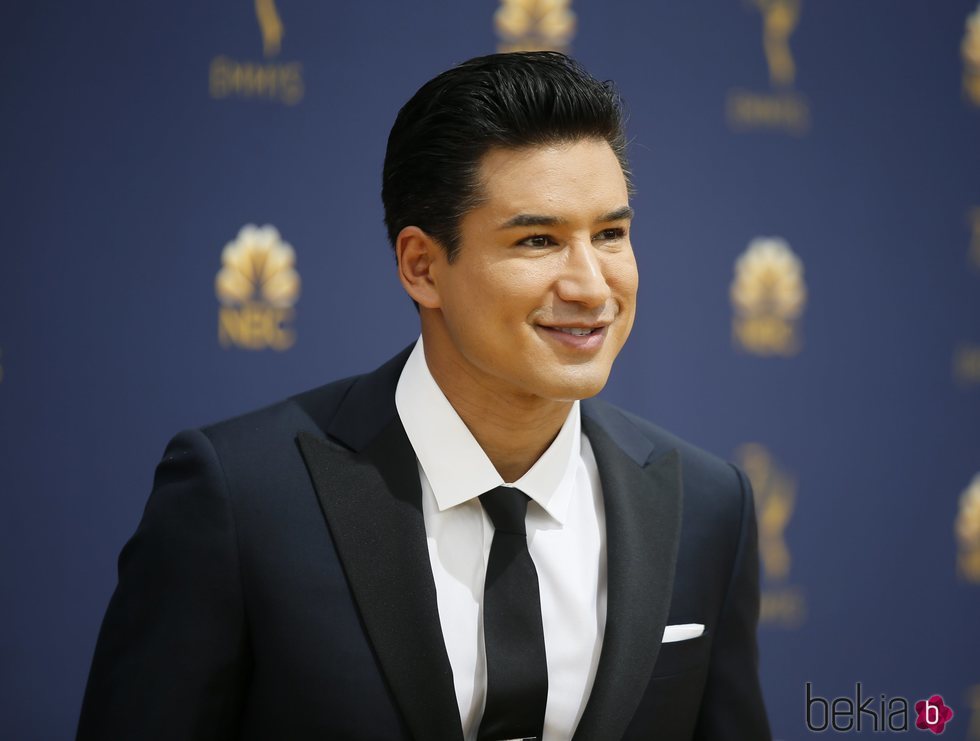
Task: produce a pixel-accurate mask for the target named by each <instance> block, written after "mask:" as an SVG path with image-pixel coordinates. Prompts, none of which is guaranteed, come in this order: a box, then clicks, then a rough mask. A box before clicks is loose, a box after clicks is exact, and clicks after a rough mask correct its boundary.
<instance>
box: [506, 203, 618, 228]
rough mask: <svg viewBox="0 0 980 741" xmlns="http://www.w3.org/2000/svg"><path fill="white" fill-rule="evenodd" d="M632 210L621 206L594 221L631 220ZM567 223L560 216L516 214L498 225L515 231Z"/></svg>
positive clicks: (599, 222)
mask: <svg viewBox="0 0 980 741" xmlns="http://www.w3.org/2000/svg"><path fill="white" fill-rule="evenodd" d="M633 213H634V211H633V209H632V208H630V207H629V206H621V207H620V208H617V209H615V210H614V211H610V212H609V213H607V214H603V215H602V216H600V217H599V218H598V219H596V223H597V224H601V223H605V222H608V221H622V220H623V219H632V218H633ZM566 223H568V221H567V219H563V218H561V217H560V216H544V215H540V214H517V216H514V217H512V218H510V219H508V220H507V221H505V222H504V223H503V224H501V225H500V229H515V228H517V227H526V226H558V225H559V224H566Z"/></svg>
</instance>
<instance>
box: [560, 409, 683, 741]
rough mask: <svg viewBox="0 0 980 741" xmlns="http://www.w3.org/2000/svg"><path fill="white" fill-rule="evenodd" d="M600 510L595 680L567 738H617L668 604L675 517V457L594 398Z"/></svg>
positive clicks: (650, 661) (653, 656)
mask: <svg viewBox="0 0 980 741" xmlns="http://www.w3.org/2000/svg"><path fill="white" fill-rule="evenodd" d="M582 429H583V431H584V432H585V434H586V435H587V436H588V438H589V442H590V443H591V445H592V449H593V451H594V453H595V458H596V464H597V467H598V469H599V479H600V481H601V483H602V493H603V500H604V502H605V508H606V544H607V545H606V549H607V575H608V579H607V583H608V601H607V608H606V630H605V635H604V638H603V643H602V653H601V655H600V657H599V666H598V668H597V670H596V677H595V682H594V683H593V686H592V693H591V695H590V696H589V701H588V704H587V705H586V708H585V711H584V712H583V714H582V718H581V720H580V721H579V724H578V728H577V730H576V732H575V738H576V739H579V740H581V741H584V740H585V739H607V738H620V737H622V735H623V733H624V732H625V731H626V728H627V726H628V725H629V722H630V719H631V718H632V717H633V714H634V713H635V712H636V708H637V706H638V705H639V703H640V700H641V698H642V696H643V693H644V692H645V691H646V687H647V684H648V682H649V679H650V675H651V673H652V671H653V666H654V664H655V663H656V660H657V655H658V653H659V651H660V643H661V640H662V638H663V632H664V626H665V625H666V623H667V615H668V611H669V609H670V598H671V594H672V591H673V581H674V569H675V566H676V562H677V548H678V541H679V537H680V523H681V505H682V497H681V479H680V458H679V455H678V453H677V451H676V450H670V451H664V450H653V446H652V444H651V443H650V442H649V441H648V440H647V439H646V438H645V437H644V436H642V435H641V434H640V432H639V431H638V430H637V429H636V428H635V427H633V425H632V424H631V423H630V422H628V420H626V418H625V417H622V416H621V415H620V414H619V413H618V412H615V411H612V410H610V409H609V408H608V407H606V406H605V405H602V404H601V403H597V402H586V403H583V405H582Z"/></svg>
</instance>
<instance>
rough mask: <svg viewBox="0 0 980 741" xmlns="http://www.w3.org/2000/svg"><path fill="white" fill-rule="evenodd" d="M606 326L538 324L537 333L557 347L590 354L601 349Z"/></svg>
mask: <svg viewBox="0 0 980 741" xmlns="http://www.w3.org/2000/svg"><path fill="white" fill-rule="evenodd" d="M608 327H609V325H608V324H599V325H582V324H579V325H568V326H558V325H545V324H538V325H537V329H538V331H539V332H540V333H541V334H543V335H544V336H545V337H547V338H548V339H549V340H551V341H552V342H554V343H556V344H558V345H559V346H561V347H563V348H566V349H570V350H576V351H583V352H590V351H595V350H598V349H599V348H600V347H602V343H603V341H604V340H605V338H606V331H607V329H608Z"/></svg>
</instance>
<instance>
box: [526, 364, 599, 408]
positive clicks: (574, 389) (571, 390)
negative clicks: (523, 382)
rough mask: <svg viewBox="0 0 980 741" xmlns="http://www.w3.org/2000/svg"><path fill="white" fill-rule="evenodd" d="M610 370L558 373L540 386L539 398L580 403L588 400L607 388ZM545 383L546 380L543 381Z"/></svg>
mask: <svg viewBox="0 0 980 741" xmlns="http://www.w3.org/2000/svg"><path fill="white" fill-rule="evenodd" d="M609 370H610V369H609V368H606V369H602V370H595V371H591V372H585V373H582V372H578V373H567V372H566V373H558V374H556V375H555V376H551V377H550V378H548V379H547V381H545V382H544V383H542V384H541V386H539V388H540V391H539V392H538V393H537V396H542V397H544V398H546V399H551V400H553V401H579V400H581V399H588V398H591V397H593V396H595V395H596V394H598V393H599V392H600V391H602V389H603V388H605V386H606V381H607V380H608V379H609ZM542 381H544V379H542Z"/></svg>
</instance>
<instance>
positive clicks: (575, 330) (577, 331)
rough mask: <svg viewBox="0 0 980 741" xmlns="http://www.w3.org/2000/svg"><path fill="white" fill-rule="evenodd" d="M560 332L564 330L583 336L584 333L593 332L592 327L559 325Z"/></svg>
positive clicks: (567, 332) (566, 332)
mask: <svg viewBox="0 0 980 741" xmlns="http://www.w3.org/2000/svg"><path fill="white" fill-rule="evenodd" d="M556 329H557V330H558V331H559V332H564V333H565V334H573V335H575V336H576V337H582V336H583V335H587V334H592V330H591V329H580V328H579V327H557V328H556Z"/></svg>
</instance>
